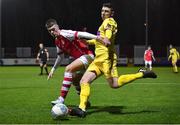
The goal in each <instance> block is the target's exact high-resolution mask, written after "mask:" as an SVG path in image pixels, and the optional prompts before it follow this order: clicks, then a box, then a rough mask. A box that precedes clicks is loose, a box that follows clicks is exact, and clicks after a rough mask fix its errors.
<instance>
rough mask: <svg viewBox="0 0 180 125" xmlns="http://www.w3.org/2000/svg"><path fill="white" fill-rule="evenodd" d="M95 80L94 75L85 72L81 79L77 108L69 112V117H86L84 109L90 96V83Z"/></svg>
mask: <svg viewBox="0 0 180 125" xmlns="http://www.w3.org/2000/svg"><path fill="white" fill-rule="evenodd" d="M95 78H96V73H94V72H89V71H86V72H85V74H84V75H83V77H82V79H81V84H80V85H81V93H80V104H79V108H74V109H72V111H71V112H70V115H76V116H78V117H85V116H86V108H87V102H88V98H89V96H90V83H91V82H92V81H93V80H94V79H95Z"/></svg>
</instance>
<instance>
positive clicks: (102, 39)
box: [96, 36, 111, 46]
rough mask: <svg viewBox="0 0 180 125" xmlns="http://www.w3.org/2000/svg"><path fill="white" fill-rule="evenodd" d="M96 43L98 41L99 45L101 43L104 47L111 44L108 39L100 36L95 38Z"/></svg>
mask: <svg viewBox="0 0 180 125" xmlns="http://www.w3.org/2000/svg"><path fill="white" fill-rule="evenodd" d="M96 39H97V40H98V41H100V42H101V43H103V44H104V45H105V46H107V45H110V44H111V42H110V41H109V39H108V38H106V37H105V38H102V37H101V36H97V38H96Z"/></svg>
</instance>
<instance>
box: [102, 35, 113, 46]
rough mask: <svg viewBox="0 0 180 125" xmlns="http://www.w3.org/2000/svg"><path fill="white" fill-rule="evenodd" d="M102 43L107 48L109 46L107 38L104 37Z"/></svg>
mask: <svg viewBox="0 0 180 125" xmlns="http://www.w3.org/2000/svg"><path fill="white" fill-rule="evenodd" d="M103 43H104V45H105V46H108V45H110V44H111V42H110V41H109V39H108V38H107V37H104V39H103Z"/></svg>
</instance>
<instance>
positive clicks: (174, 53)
mask: <svg viewBox="0 0 180 125" xmlns="http://www.w3.org/2000/svg"><path fill="white" fill-rule="evenodd" d="M169 53H170V54H169V57H168V61H169V60H171V63H172V66H173V72H174V73H178V67H177V65H176V63H177V61H178V59H179V58H180V57H179V52H178V51H177V50H176V49H175V48H174V47H173V46H172V45H171V44H170V45H169Z"/></svg>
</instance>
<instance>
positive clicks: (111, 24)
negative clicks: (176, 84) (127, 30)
mask: <svg viewBox="0 0 180 125" xmlns="http://www.w3.org/2000/svg"><path fill="white" fill-rule="evenodd" d="M103 26H104V29H105V36H106V37H107V38H108V39H111V37H112V35H113V34H114V33H116V32H117V31H116V30H117V24H116V23H115V21H114V20H112V19H111V18H108V19H106V20H104V22H103Z"/></svg>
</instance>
